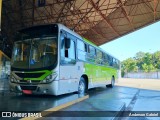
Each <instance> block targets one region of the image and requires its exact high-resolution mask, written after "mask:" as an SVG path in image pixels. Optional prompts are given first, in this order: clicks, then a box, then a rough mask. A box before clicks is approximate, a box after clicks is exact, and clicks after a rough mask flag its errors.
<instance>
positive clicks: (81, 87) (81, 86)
mask: <svg viewBox="0 0 160 120" xmlns="http://www.w3.org/2000/svg"><path fill="white" fill-rule="evenodd" d="M84 91H85V86H84V83H83V82H82V81H80V83H79V92H80V93H84Z"/></svg>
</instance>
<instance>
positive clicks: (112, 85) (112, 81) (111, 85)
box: [109, 77, 115, 88]
mask: <svg viewBox="0 0 160 120" xmlns="http://www.w3.org/2000/svg"><path fill="white" fill-rule="evenodd" d="M114 84H115V78H114V77H112V80H111V84H110V85H109V87H111V88H113V87H114Z"/></svg>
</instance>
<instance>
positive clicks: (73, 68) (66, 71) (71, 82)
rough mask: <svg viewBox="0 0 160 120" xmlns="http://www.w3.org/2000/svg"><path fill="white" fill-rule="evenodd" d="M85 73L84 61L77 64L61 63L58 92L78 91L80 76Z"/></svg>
mask: <svg viewBox="0 0 160 120" xmlns="http://www.w3.org/2000/svg"><path fill="white" fill-rule="evenodd" d="M82 73H83V62H77V63H76V64H75V65H60V77H59V78H60V79H59V90H58V94H65V93H70V92H75V91H78V85H79V80H80V77H81V76H82Z"/></svg>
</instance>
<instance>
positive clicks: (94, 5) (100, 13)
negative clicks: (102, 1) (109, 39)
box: [87, 0, 120, 36]
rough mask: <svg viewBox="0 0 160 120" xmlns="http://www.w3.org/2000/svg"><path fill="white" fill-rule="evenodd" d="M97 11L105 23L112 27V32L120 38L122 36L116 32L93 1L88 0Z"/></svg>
mask: <svg viewBox="0 0 160 120" xmlns="http://www.w3.org/2000/svg"><path fill="white" fill-rule="evenodd" d="M87 1H88V2H89V3H90V4H91V5H92V6H93V8H94V9H95V11H96V12H97V13H98V14H99V15H100V16H101V17H102V18H103V19H104V20H105V22H106V23H107V25H108V26H109V27H110V29H112V31H113V32H114V33H115V34H116V35H118V36H120V34H119V33H118V32H117V31H116V30H115V28H114V27H113V26H112V24H111V23H110V22H109V21H108V20H107V18H106V16H105V15H104V14H103V13H102V12H101V11H100V10H99V8H98V6H97V5H96V4H95V3H94V1H93V0H87Z"/></svg>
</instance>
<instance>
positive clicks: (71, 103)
mask: <svg viewBox="0 0 160 120" xmlns="http://www.w3.org/2000/svg"><path fill="white" fill-rule="evenodd" d="M88 98H89V95H86V96H84V97H81V98H78V99H76V100H73V101H71V102H68V103H65V104H62V105H59V106H57V107H54V108H50V109H47V110H44V111H42V112H40V113H41V114H42V115H43V116H42V117H45V116H46V115H48V114H50V113H51V112H53V111H58V110H61V109H64V108H66V107H69V106H71V105H73V104H75V103H78V102H81V101H83V100H85V99H88ZM38 118H41V117H39V116H37V117H25V118H22V119H21V120H35V119H38Z"/></svg>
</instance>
